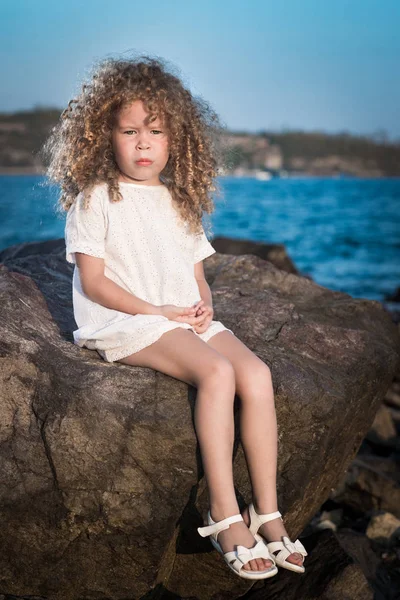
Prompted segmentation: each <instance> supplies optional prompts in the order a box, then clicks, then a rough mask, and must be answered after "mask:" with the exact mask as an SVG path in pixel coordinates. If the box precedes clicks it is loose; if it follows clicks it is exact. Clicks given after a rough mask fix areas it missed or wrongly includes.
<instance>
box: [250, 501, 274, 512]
mask: <svg viewBox="0 0 400 600" xmlns="http://www.w3.org/2000/svg"><path fill="white" fill-rule="evenodd" d="M253 506H254V509H255V511H256V513H257V514H258V515H267V514H269V513H273V512H277V511H278V510H279V509H278V507H277V505H276V503H275V504H268V503H266V502H263V501H260V502H257V500H253Z"/></svg>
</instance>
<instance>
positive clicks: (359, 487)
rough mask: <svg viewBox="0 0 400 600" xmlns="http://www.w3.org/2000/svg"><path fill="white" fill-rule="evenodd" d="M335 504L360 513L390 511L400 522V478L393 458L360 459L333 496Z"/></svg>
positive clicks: (368, 457)
mask: <svg viewBox="0 0 400 600" xmlns="http://www.w3.org/2000/svg"><path fill="white" fill-rule="evenodd" d="M331 498H332V499H333V500H335V502H338V503H343V504H346V505H348V506H351V507H352V508H354V509H356V510H358V511H360V512H368V511H377V510H378V511H379V510H381V511H387V512H390V513H392V514H394V515H395V516H396V517H398V518H400V474H399V468H398V461H396V459H395V457H394V456H389V457H381V456H374V455H369V454H363V455H361V456H358V457H357V458H356V459H355V460H353V462H352V463H351V465H350V466H349V468H348V470H347V472H346V474H345V476H344V478H343V479H342V481H341V482H340V483H339V484H338V486H337V487H336V489H335V490H333V492H332V493H331Z"/></svg>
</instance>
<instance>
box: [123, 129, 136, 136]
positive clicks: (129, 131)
mask: <svg viewBox="0 0 400 600" xmlns="http://www.w3.org/2000/svg"><path fill="white" fill-rule="evenodd" d="M134 131H135V130H134V129H129V130H128V131H124V134H125V133H127V134H128V135H129V134H130V133H133V132H134Z"/></svg>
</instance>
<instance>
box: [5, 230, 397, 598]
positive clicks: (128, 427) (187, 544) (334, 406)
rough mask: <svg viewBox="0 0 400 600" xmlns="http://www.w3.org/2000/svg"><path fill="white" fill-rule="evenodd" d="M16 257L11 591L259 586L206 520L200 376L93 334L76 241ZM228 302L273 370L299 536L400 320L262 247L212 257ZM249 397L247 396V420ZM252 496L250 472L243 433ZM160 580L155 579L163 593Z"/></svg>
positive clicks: (292, 522)
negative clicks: (86, 328) (87, 327)
mask: <svg viewBox="0 0 400 600" xmlns="http://www.w3.org/2000/svg"><path fill="white" fill-rule="evenodd" d="M0 260H2V261H3V263H4V265H3V266H0V294H1V306H2V311H1V319H0V329H1V335H0V340H1V342H0V344H1V346H0V350H1V370H0V381H1V402H0V411H1V414H0V453H1V457H0V460H1V465H2V469H1V475H0V477H1V487H0V519H1V528H0V540H1V545H2V547H3V548H5V550H6V551H3V552H2V553H1V554H0V582H1V585H0V593H3V594H15V595H38V596H42V597H45V598H49V599H50V598H51V599H55V600H70V599H71V600H75V599H78V598H79V600H83V599H85V600H89V599H90V600H96V599H100V598H102V599H112V600H114V599H116V600H117V599H118V600H122V599H125V600H127V599H134V598H135V599H136V598H140V597H144V595H145V594H147V595H146V598H152V597H154V598H157V597H161V595H163V593H164V592H166V591H167V590H168V592H169V593H168V594H167V596H169V597H171V598H172V597H177V598H180V597H181V598H191V599H207V600H209V599H211V598H215V599H217V598H235V597H239V596H240V595H243V594H244V593H245V591H246V590H248V589H249V587H251V584H249V583H248V582H246V581H245V580H241V579H239V578H238V577H236V576H235V575H234V574H231V572H230V571H229V570H228V569H227V567H226V566H225V565H224V563H223V560H222V558H221V557H220V556H219V555H218V554H217V553H216V552H215V551H212V547H211V545H210V543H209V540H207V539H204V540H203V539H202V538H200V536H198V534H197V532H196V527H197V526H199V525H201V524H202V516H201V515H202V514H203V512H204V511H205V509H206V508H207V503H206V493H205V485H204V478H203V472H202V468H201V461H200V454H199V450H198V446H197V442H196V436H195V432H194V428H193V409H194V404H195V398H196V390H195V389H194V388H188V386H187V385H186V384H185V383H183V382H180V381H178V380H176V379H174V378H172V377H168V376H167V375H164V374H162V373H159V372H155V371H153V370H152V369H147V368H139V367H129V366H126V365H122V364H109V363H106V362H104V361H103V360H102V359H101V358H100V357H99V355H98V354H97V353H96V352H95V351H91V350H84V349H81V348H78V347H77V346H75V345H74V344H72V343H71V341H72V334H71V332H72V330H73V329H74V328H75V323H74V321H73V315H72V306H71V275H72V266H71V265H69V264H68V263H66V261H65V248H64V244H63V241H62V240H56V241H53V242H46V243H43V244H33V245H30V246H29V245H24V246H22V247H21V248H20V249H18V248H13V249H9V250H7V251H5V252H3V253H2V254H1V255H0ZM206 275H207V278H208V280H209V282H210V284H211V287H212V291H213V298H214V306H215V314H216V318H217V319H221V320H222V321H223V322H224V323H225V324H226V326H227V327H229V328H231V329H232V330H233V331H234V332H235V333H236V335H237V336H238V337H239V338H240V339H241V340H242V341H243V342H244V343H245V344H246V345H247V346H249V347H250V348H251V349H252V350H253V351H254V352H255V353H256V354H257V355H258V356H259V357H260V358H261V359H262V360H264V361H265V362H266V363H267V364H268V365H269V367H270V368H271V371H272V376H273V383H274V391H275V398H276V407H277V417H278V424H279V459H278V471H279V473H278V496H279V508H280V510H281V512H282V513H283V514H284V516H285V523H286V525H287V528H288V530H289V533H290V534H291V535H292V536H297V535H298V534H299V533H300V532H301V531H302V529H303V528H304V526H305V525H306V523H307V522H308V521H309V520H310V518H311V517H312V516H313V514H314V513H315V512H316V511H317V509H318V508H319V507H320V506H321V504H322V503H323V502H324V500H326V498H327V497H328V496H329V493H330V491H331V490H332V488H334V487H335V485H337V484H338V483H339V481H341V479H342V476H343V474H344V472H345V471H346V467H347V466H348V465H349V463H350V462H351V460H352V459H353V457H354V456H355V454H356V452H357V450H358V448H359V446H360V444H361V441H362V439H363V437H364V436H365V434H366V432H367V431H368V430H369V428H370V426H371V424H372V422H373V420H374V416H375V413H376V411H377V409H378V407H379V405H380V403H381V401H382V398H383V396H384V395H385V392H386V391H387V389H388V387H389V385H390V383H391V381H392V379H393V374H394V373H395V372H396V370H397V369H398V367H399V362H400V344H399V336H398V332H397V329H396V327H395V326H394V324H393V323H392V321H391V319H390V316H389V315H388V313H387V312H386V311H385V310H384V309H383V307H382V305H381V304H380V303H379V302H375V301H368V300H364V299H354V298H352V297H351V296H349V295H347V294H343V293H339V292H333V291H330V290H328V289H326V288H323V287H321V286H319V285H317V284H315V283H314V282H312V281H310V280H309V279H307V278H304V277H300V276H298V275H295V274H291V273H287V272H285V271H282V270H279V269H277V268H276V267H274V266H273V265H272V264H271V263H270V262H268V261H264V260H262V259H261V258H259V257H256V256H250V255H246V256H233V255H228V254H225V255H222V254H218V253H217V254H214V255H213V256H211V257H210V258H209V259H207V260H206ZM238 407H239V399H237V402H236V403H235V410H236V412H235V416H236V423H237V419H238ZM234 472H235V481H236V486H237V492H238V497H239V500H240V502H243V501H248V500H249V499H250V484H249V479H248V475H247V470H246V463H245V459H244V455H243V452H242V449H241V446H240V445H239V443H238V434H237V437H236V442H235V457H234ZM151 590H154V591H153V592H152V591H151Z"/></svg>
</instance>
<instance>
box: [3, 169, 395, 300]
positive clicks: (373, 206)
mask: <svg viewBox="0 0 400 600" xmlns="http://www.w3.org/2000/svg"><path fill="white" fill-rule="evenodd" d="M218 184H219V189H220V193H219V194H215V195H214V203H215V211H214V212H213V213H212V215H210V216H208V215H206V218H207V219H208V221H209V222H210V224H211V227H212V235H213V236H215V237H216V236H225V237H229V238H235V239H245V240H253V241H257V242H265V243H268V244H271V243H279V244H284V246H285V248H286V252H287V254H288V255H289V257H290V258H291V260H292V261H293V262H294V264H295V266H296V267H297V269H298V270H299V271H300V272H301V273H302V274H304V275H310V276H311V277H312V279H313V280H314V281H315V282H316V283H318V284H319V285H322V286H324V287H327V288H330V289H332V290H336V291H341V292H346V293H348V294H350V295H351V296H353V297H355V298H366V299H370V300H378V301H381V302H382V301H386V300H387V298H388V297H389V296H390V295H392V294H393V293H394V292H396V290H398V288H399V287H400V178H388V179H357V178H353V177H352V178H350V177H349V178H346V177H338V178H321V177H302V176H298V177H288V178H272V179H269V180H258V179H256V178H251V177H220V178H219V179H218ZM58 198H59V189H58V187H57V186H54V185H52V186H50V185H49V184H48V181H47V179H46V177H44V176H43V175H18V176H14V175H1V176H0V250H3V249H4V248H7V247H9V246H12V245H15V244H21V243H23V242H31V241H44V240H51V239H55V238H60V237H63V236H64V224H65V212H63V211H59V209H58V208H57V202H58ZM210 241H211V243H212V238H210ZM386 304H387V305H388V306H389V307H390V305H391V302H386ZM395 306H397V307H398V306H399V305H398V304H397V305H395Z"/></svg>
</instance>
